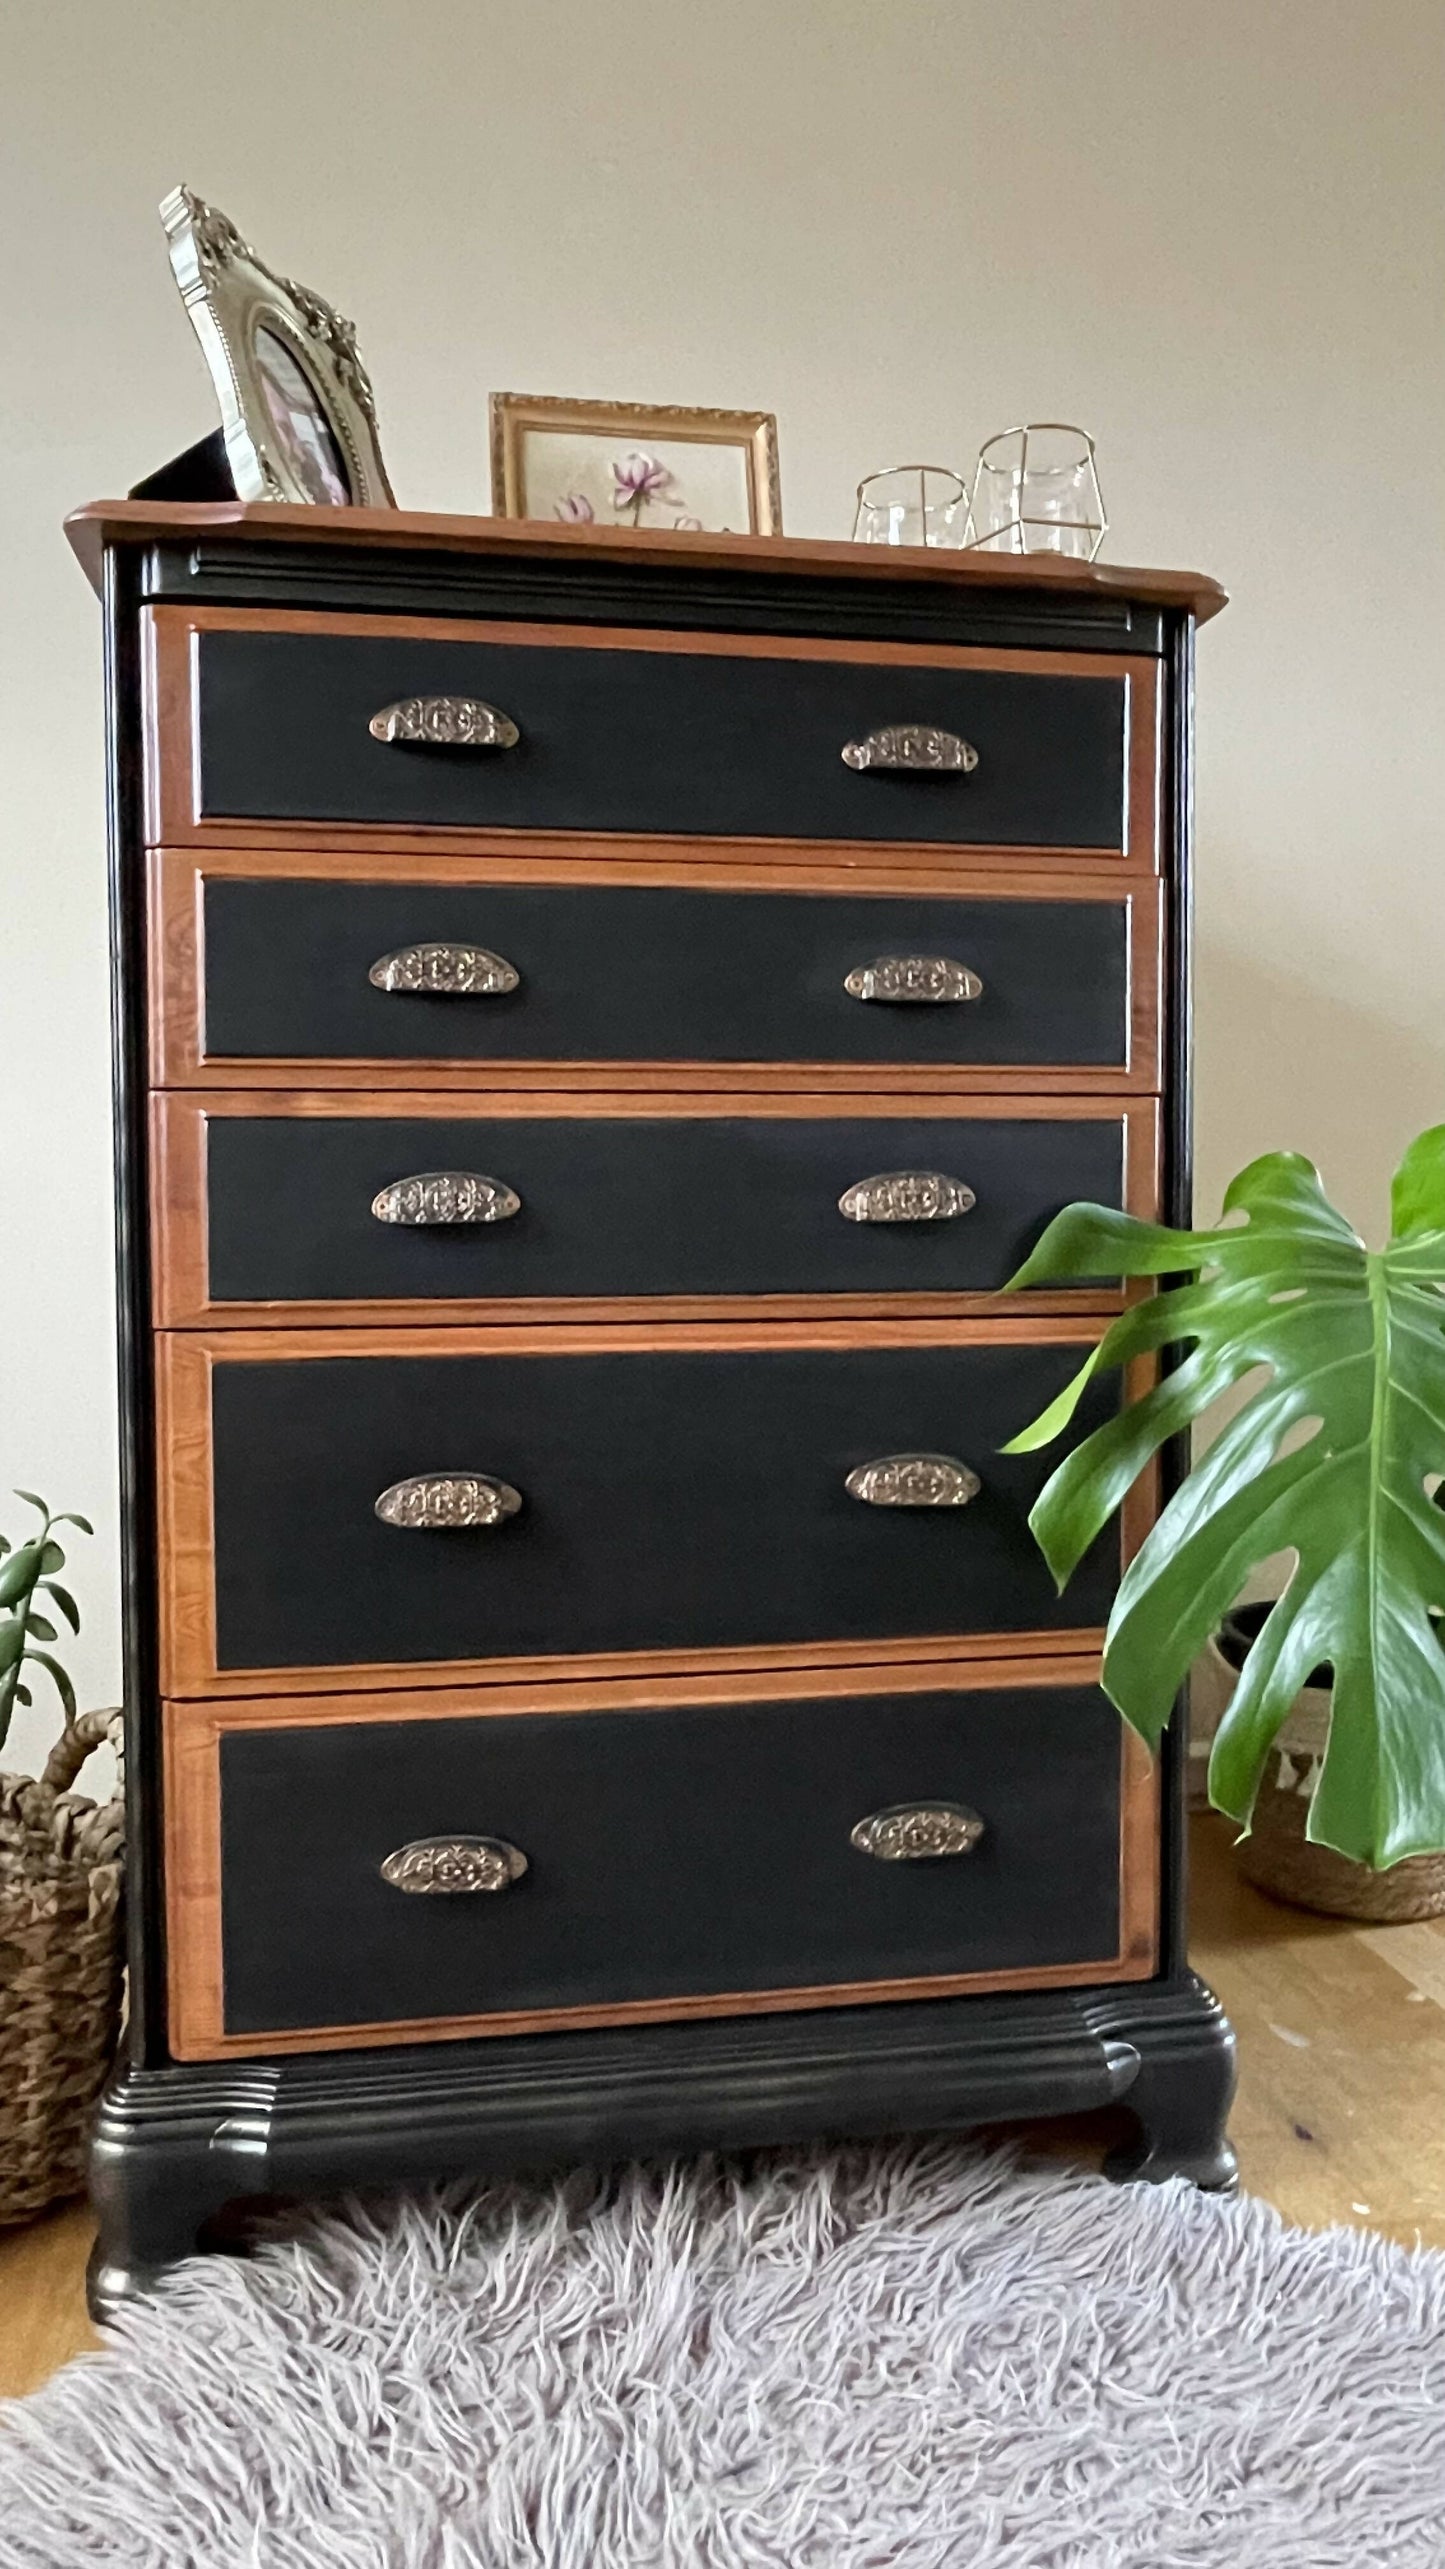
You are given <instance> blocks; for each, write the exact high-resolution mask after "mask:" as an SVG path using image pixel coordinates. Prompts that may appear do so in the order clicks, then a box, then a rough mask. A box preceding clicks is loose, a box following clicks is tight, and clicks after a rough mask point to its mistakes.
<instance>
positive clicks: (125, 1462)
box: [104, 552, 165, 2062]
mask: <svg viewBox="0 0 1445 2569" xmlns="http://www.w3.org/2000/svg"><path fill="white" fill-rule="evenodd" d="M104 635H105V732H106V823H107V831H106V835H107V841H108V847H109V859H110V862H109V871H108V896H109V915H110V956H111V979H110V1029H111V1081H112V1129H113V1139H114V1163H115V1258H116V1352H117V1359H118V1361H117V1386H116V1388H117V1405H118V1425H119V1463H120V1551H121V1564H120V1566H121V1583H120V1607H121V1666H122V1689H123V1699H124V1704H125V1717H126V1781H125V1798H126V1867H127V1885H126V1891H127V1897H126V1921H127V1925H126V1937H127V1961H128V1965H129V1981H128V1992H127V2016H126V2033H125V2042H126V2046H127V2051H128V2055H129V2057H130V2059H131V2060H133V2061H135V2062H150V2061H155V2060H157V2059H164V2058H165V1996H164V1991H165V1922H164V1921H165V1911H164V1901H163V1896H162V1890H161V1811H160V1797H159V1795H158V1793H157V1792H156V1790H155V1785H154V1780H153V1779H154V1778H155V1776H156V1775H158V1774H159V1772H160V1759H161V1742H160V1697H159V1677H158V1672H157V1664H156V1663H157V1639H156V1634H157V1602H156V1547H155V1542H154V1540H153V1537H152V1534H151V1528H152V1527H153V1525H154V1523H155V1460H156V1458H155V1409H154V1403H153V1400H152V1396H151V1368H152V1347H151V1262H150V1201H149V1184H150V1179H149V1168H148V1150H149V1099H148V1096H147V1042H146V928H145V891H144V884H145V870H144V869H145V854H144V831H143V824H142V818H141V815H142V809H143V798H144V780H143V777H142V773H141V737H142V733H141V682H140V654H139V647H138V646H139V627H138V622H137V610H136V600H135V561H134V557H133V556H132V555H128V554H124V553H119V552H110V553H108V554H107V555H106V559H105V588H104Z"/></svg>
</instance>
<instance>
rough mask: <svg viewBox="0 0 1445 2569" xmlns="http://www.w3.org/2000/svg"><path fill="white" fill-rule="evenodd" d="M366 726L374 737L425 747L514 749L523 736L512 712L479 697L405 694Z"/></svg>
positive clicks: (382, 710)
mask: <svg viewBox="0 0 1445 2569" xmlns="http://www.w3.org/2000/svg"><path fill="white" fill-rule="evenodd" d="M366 728H367V730H368V731H369V732H370V734H371V737H372V739H373V740H388V741H405V742H408V743H411V744H413V745H416V746H419V747H421V748H424V749H515V748H516V746H517V743H518V741H519V740H520V739H521V737H522V735H521V733H520V732H519V731H518V729H517V726H516V724H515V723H514V722H513V720H512V717H511V715H510V714H504V713H499V712H498V710H497V707H496V706H495V705H484V704H483V703H482V702H481V701H480V699H479V698H478V697H476V696H402V697H399V698H398V700H397V702H396V703H395V704H394V705H383V706H382V709H381V711H380V713H379V714H373V715H372V717H371V720H370V722H369V723H368V724H367V726H366Z"/></svg>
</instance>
